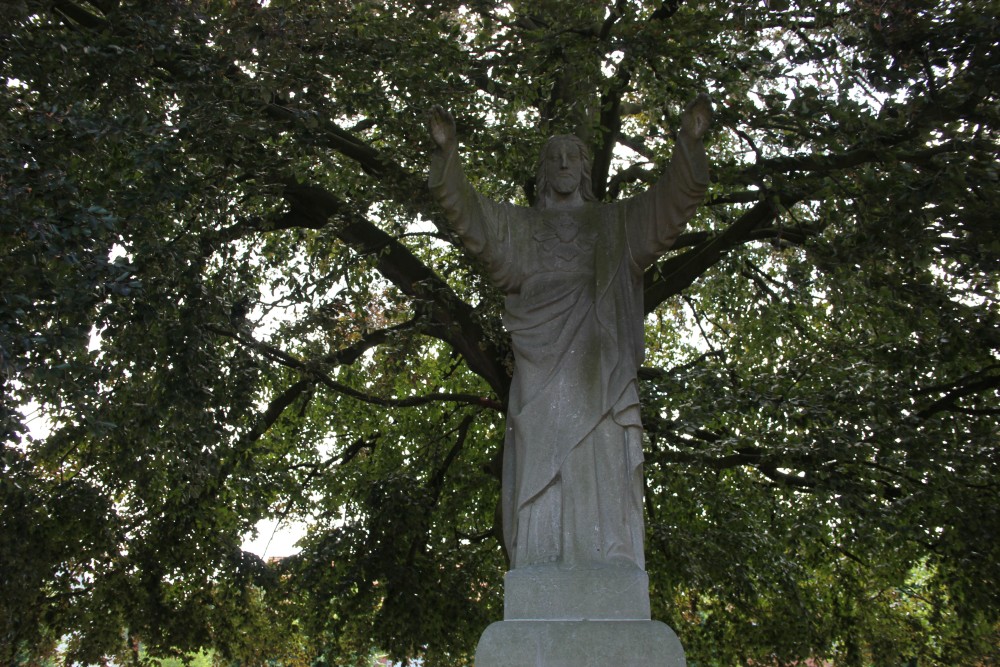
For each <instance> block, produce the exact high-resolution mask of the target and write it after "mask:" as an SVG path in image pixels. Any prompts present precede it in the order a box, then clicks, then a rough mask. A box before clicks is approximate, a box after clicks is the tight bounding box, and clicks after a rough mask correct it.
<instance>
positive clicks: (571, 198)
mask: <svg viewBox="0 0 1000 667" xmlns="http://www.w3.org/2000/svg"><path fill="white" fill-rule="evenodd" d="M539 203H540V206H539V208H551V209H563V210H566V209H573V208H580V207H581V206H583V204H584V201H583V196H582V195H580V190H579V189H576V190H573V192H571V193H569V194H560V193H558V192H556V191H555V190H553V189H552V188H548V189H547V190H546V192H543V193H542V196H541V200H540V202H539Z"/></svg>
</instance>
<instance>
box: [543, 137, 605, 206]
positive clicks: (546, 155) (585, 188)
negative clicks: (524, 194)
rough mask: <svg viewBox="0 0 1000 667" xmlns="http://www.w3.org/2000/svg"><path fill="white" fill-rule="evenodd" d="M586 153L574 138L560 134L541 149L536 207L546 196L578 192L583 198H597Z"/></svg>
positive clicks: (566, 195)
mask: <svg viewBox="0 0 1000 667" xmlns="http://www.w3.org/2000/svg"><path fill="white" fill-rule="evenodd" d="M590 165H591V162H590V154H589V153H588V151H587V146H586V144H584V143H583V142H582V141H580V139H579V138H578V137H575V136H573V135H571V134H560V135H557V136H555V137H552V138H550V139H549V140H548V141H547V142H545V147H544V148H542V156H541V160H540V161H539V164H538V173H537V176H536V177H535V193H536V195H537V197H538V199H537V201H536V206H539V207H544V206H545V205H546V203H547V201H548V199H549V197H550V196H553V197H557V198H566V197H570V196H572V195H573V194H574V193H576V192H579V194H580V198H581V199H582V200H583V201H597V198H596V197H594V192H593V186H592V185H591V180H590Z"/></svg>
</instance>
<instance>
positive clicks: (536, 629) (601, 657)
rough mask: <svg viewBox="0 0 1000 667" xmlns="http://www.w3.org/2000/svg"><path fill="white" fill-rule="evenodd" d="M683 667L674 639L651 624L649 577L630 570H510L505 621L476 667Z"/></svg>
mask: <svg viewBox="0 0 1000 667" xmlns="http://www.w3.org/2000/svg"><path fill="white" fill-rule="evenodd" d="M685 665H686V662H685V659H684V650H683V648H682V647H681V643H680V641H679V640H678V639H677V635H675V634H674V632H673V630H671V629H670V628H669V627H667V626H666V625H664V624H663V623H660V622H659V621H651V620H650V618H649V578H648V577H647V576H646V573H645V572H644V571H642V570H640V569H638V568H633V567H622V568H619V567H596V568H592V569H563V568H559V567H557V566H554V565H553V566H537V567H526V568H518V569H515V570H511V571H510V572H508V573H507V575H506V577H505V578H504V620H503V621H501V622H499V623H493V624H492V625H490V626H489V627H488V628H486V631H485V632H484V633H483V635H482V637H480V639H479V646H478V647H477V649H476V667H685Z"/></svg>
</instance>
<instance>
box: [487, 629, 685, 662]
mask: <svg viewBox="0 0 1000 667" xmlns="http://www.w3.org/2000/svg"><path fill="white" fill-rule="evenodd" d="M685 665H686V661H685V659H684V649H683V648H682V647H681V643H680V641H679V640H678V639H677V635H675V634H674V631H673V630H671V629H670V628H669V627H667V626H666V625H664V624H663V623H660V622H659V621H501V622H499V623H493V624H492V625H490V626H489V627H488V628H486V631H485V632H484V633H483V635H482V637H481V638H480V639H479V646H478V647H477V648H476V667H685Z"/></svg>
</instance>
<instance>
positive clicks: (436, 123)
mask: <svg viewBox="0 0 1000 667" xmlns="http://www.w3.org/2000/svg"><path fill="white" fill-rule="evenodd" d="M427 126H428V128H429V129H430V131H431V139H433V140H434V143H436V144H437V145H438V148H440V149H441V150H442V151H444V152H446V153H447V152H449V151H451V150H453V149H454V148H455V146H456V145H457V143H458V140H457V139H456V132H455V118H454V117H453V116H452V115H451V113H450V112H449V111H448V110H447V109H445V108H444V107H443V106H441V105H440V104H435V105H434V106H433V107H431V112H430V118H429V119H428V121H427Z"/></svg>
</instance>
